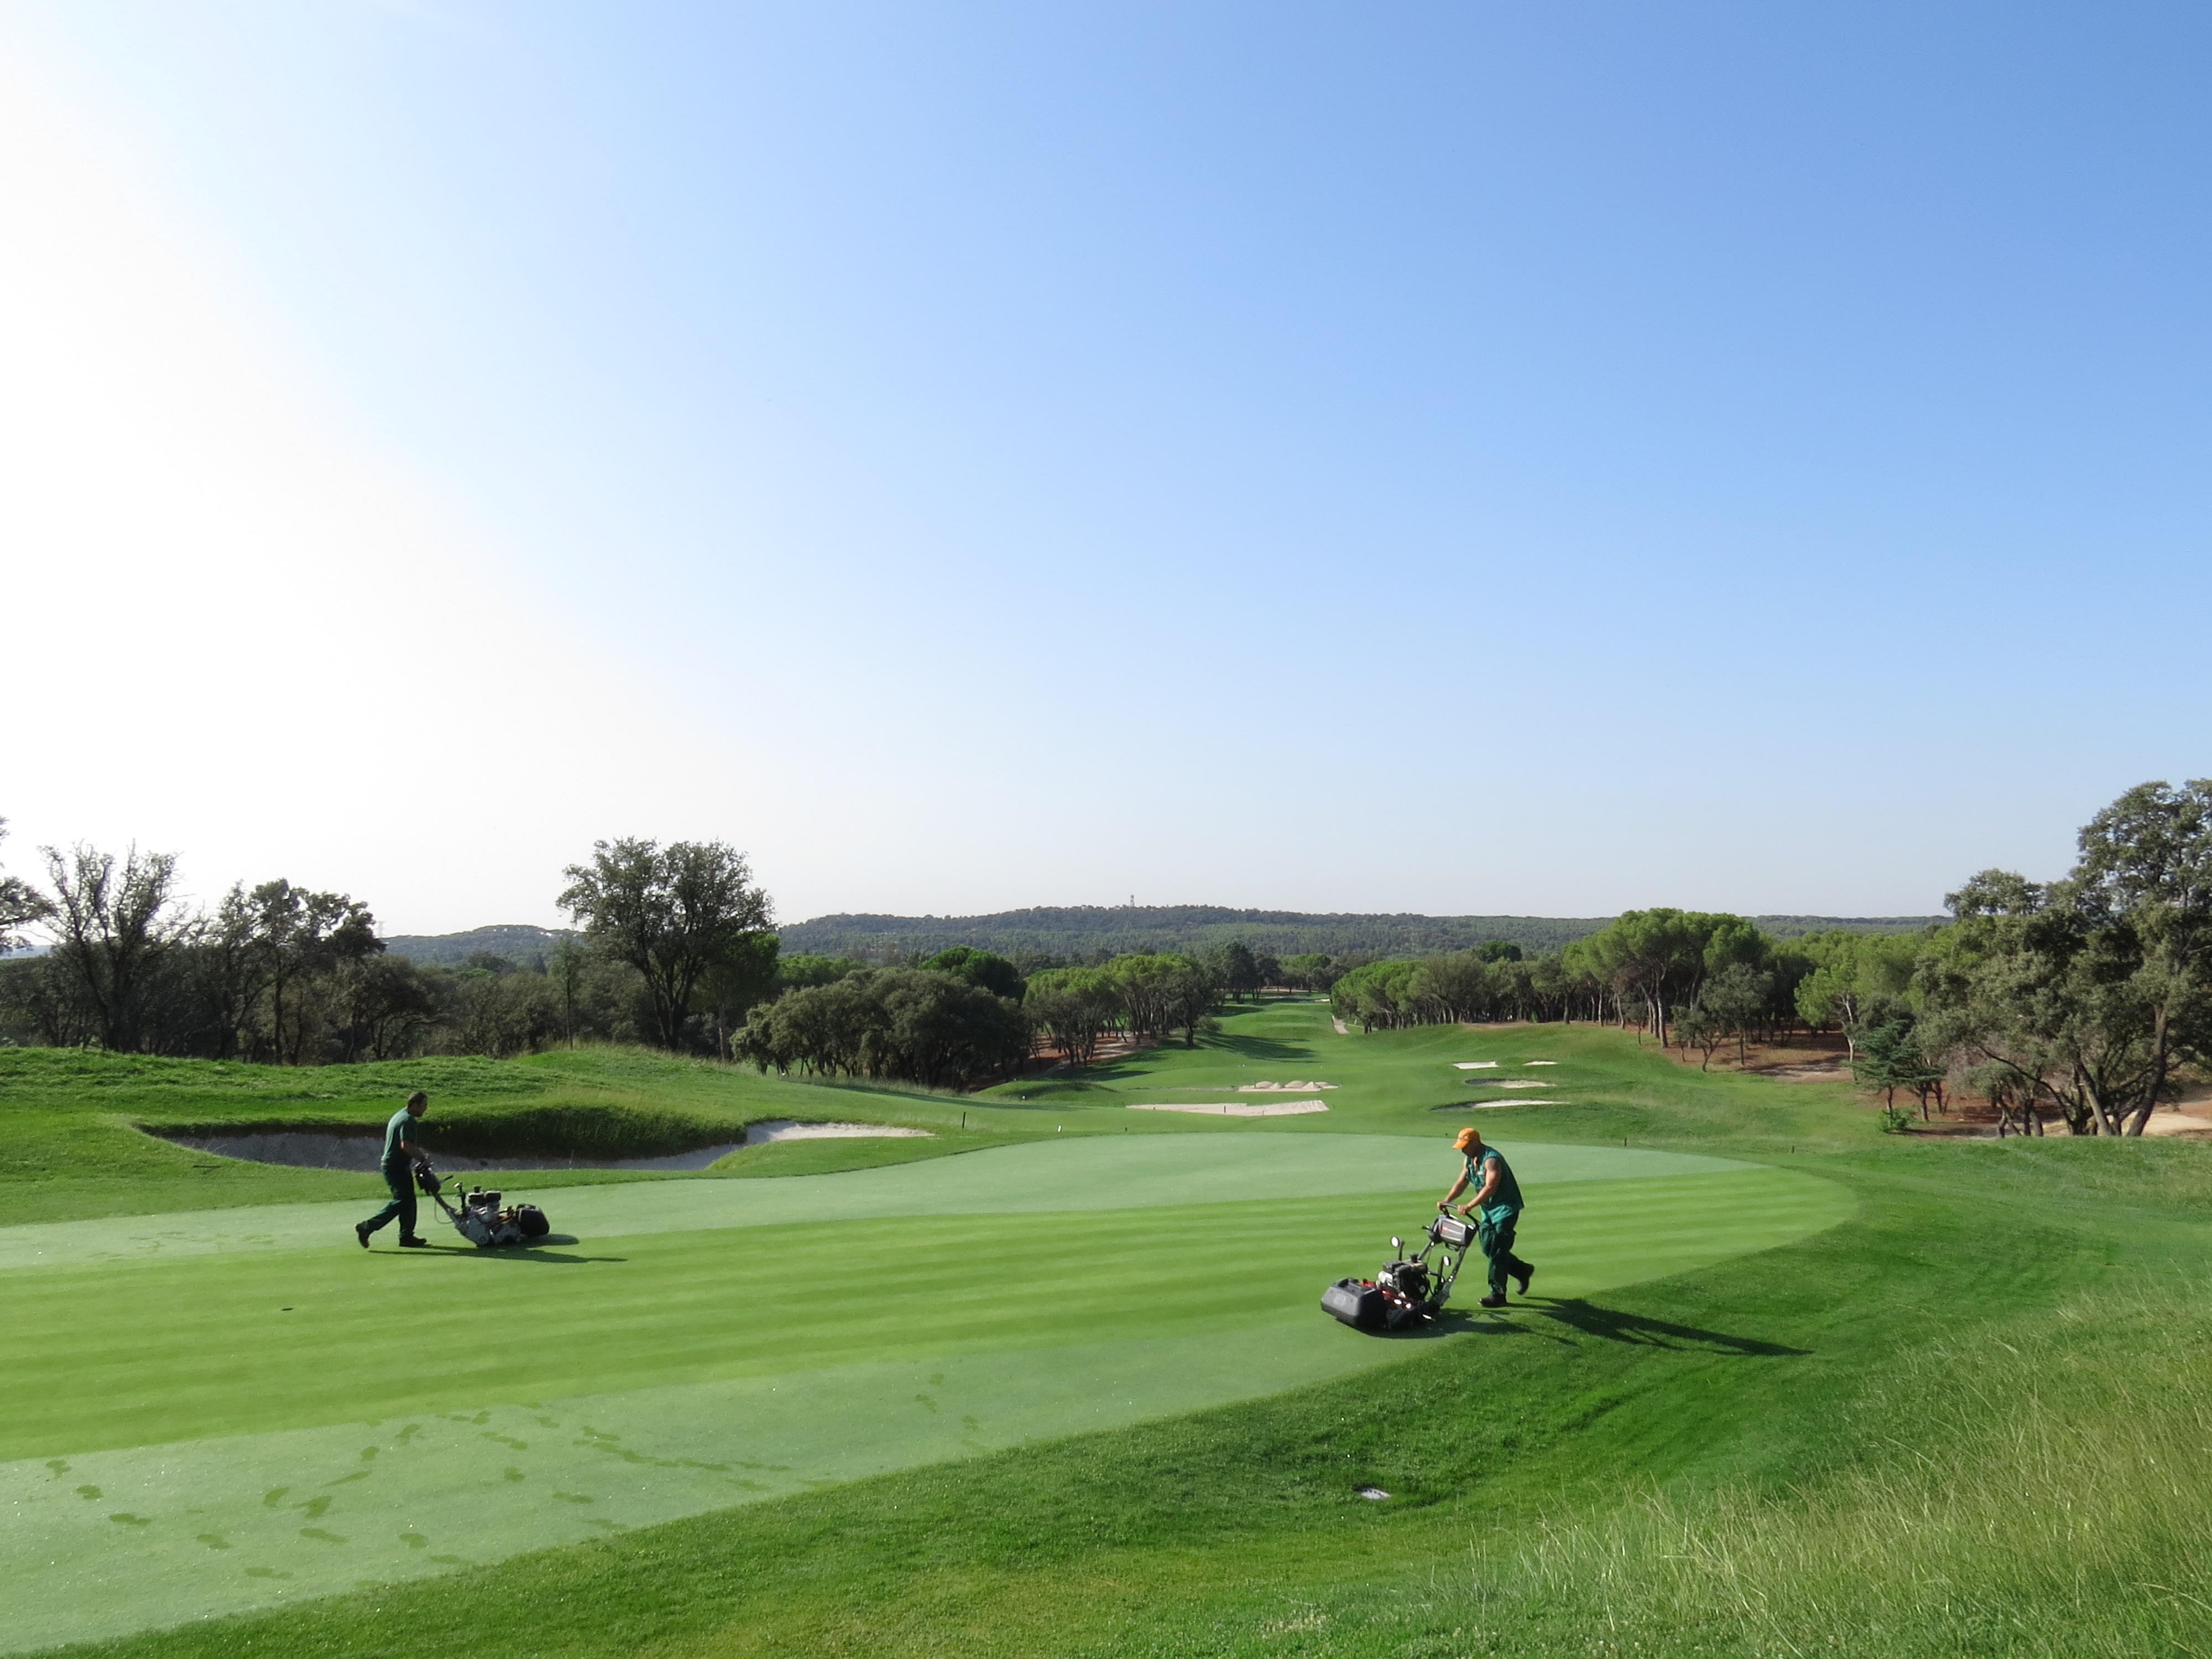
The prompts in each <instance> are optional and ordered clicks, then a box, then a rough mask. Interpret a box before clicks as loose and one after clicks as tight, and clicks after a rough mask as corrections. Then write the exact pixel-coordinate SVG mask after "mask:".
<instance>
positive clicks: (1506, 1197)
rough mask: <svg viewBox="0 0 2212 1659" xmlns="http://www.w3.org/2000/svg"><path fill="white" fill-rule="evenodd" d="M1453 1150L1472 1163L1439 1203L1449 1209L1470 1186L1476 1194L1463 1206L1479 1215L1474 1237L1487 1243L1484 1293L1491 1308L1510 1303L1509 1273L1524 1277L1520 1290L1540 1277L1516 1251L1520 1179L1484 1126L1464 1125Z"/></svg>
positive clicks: (1483, 1244) (1467, 1212)
mask: <svg viewBox="0 0 2212 1659" xmlns="http://www.w3.org/2000/svg"><path fill="white" fill-rule="evenodd" d="M1452 1150H1453V1151H1454V1152H1457V1153H1458V1154H1459V1155H1460V1157H1461V1158H1463V1159H1464V1160H1465V1161H1466V1164H1467V1167H1466V1168H1465V1169H1463V1170H1461V1171H1460V1175H1459V1179H1458V1180H1456V1181H1455V1182H1452V1184H1451V1190H1450V1191H1449V1192H1448V1193H1446V1194H1444V1201H1443V1203H1441V1204H1439V1205H1437V1208H1438V1209H1439V1210H1449V1209H1450V1208H1451V1206H1452V1200H1454V1199H1455V1198H1457V1197H1458V1196H1459V1195H1460V1194H1462V1193H1463V1192H1465V1191H1466V1190H1467V1189H1468V1187H1470V1186H1472V1187H1473V1188H1474V1198H1473V1199H1471V1200H1468V1203H1467V1204H1466V1205H1464V1206H1462V1208H1461V1210H1460V1213H1461V1214H1462V1215H1463V1216H1477V1217H1479V1220H1478V1222H1477V1225H1476V1227H1475V1231H1474V1237H1475V1242H1476V1243H1478V1244H1480V1246H1481V1247H1482V1254H1483V1258H1484V1259H1485V1260H1486V1261H1488V1262H1489V1263H1490V1294H1489V1295H1488V1296H1486V1297H1483V1298H1482V1305H1483V1306H1484V1307H1486V1308H1502V1307H1504V1305H1505V1276H1506V1275H1507V1274H1508V1273H1510V1274H1511V1275H1512V1276H1513V1277H1514V1278H1516V1279H1519V1280H1520V1281H1521V1294H1522V1295H1523V1296H1526V1295H1528V1281H1529V1280H1530V1279H1533V1278H1534V1277H1535V1273H1536V1270H1535V1268H1534V1267H1530V1266H1529V1265H1528V1263H1527V1262H1525V1261H1522V1259H1521V1258H1520V1257H1519V1256H1517V1255H1514V1254H1513V1229H1514V1226H1515V1225H1516V1223H1517V1222H1518V1221H1519V1220H1520V1218H1521V1183H1520V1182H1517V1181H1516V1180H1514V1178H1513V1171H1512V1170H1511V1168H1510V1166H1509V1165H1508V1164H1506V1162H1505V1159H1504V1156H1503V1155H1502V1154H1501V1153H1500V1152H1498V1148H1497V1147H1495V1146H1484V1145H1483V1144H1482V1135H1481V1133H1480V1131H1478V1130H1475V1129H1473V1128H1467V1129H1462V1130H1461V1131H1460V1132H1459V1133H1458V1135H1457V1136H1456V1137H1455V1139H1453V1141H1452Z"/></svg>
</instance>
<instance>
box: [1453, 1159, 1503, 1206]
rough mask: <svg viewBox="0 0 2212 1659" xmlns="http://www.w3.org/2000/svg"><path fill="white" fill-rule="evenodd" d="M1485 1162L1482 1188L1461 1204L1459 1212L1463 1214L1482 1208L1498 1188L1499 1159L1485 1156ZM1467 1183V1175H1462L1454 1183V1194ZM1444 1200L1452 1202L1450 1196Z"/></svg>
mask: <svg viewBox="0 0 2212 1659" xmlns="http://www.w3.org/2000/svg"><path fill="white" fill-rule="evenodd" d="M1483 1164H1484V1166H1485V1167H1484V1169H1483V1171H1482V1187H1481V1189H1480V1191H1478V1192H1477V1193H1476V1194H1475V1195H1474V1197H1473V1198H1470V1199H1469V1200H1468V1201H1467V1202H1466V1203H1464V1204H1462V1206H1460V1211H1459V1212H1460V1213H1461V1214H1462V1215H1466V1214H1467V1213H1468V1212H1470V1211H1473V1210H1479V1209H1480V1208H1481V1207H1482V1206H1484V1205H1485V1204H1487V1203H1488V1202H1489V1201H1490V1195H1491V1194H1492V1193H1494V1192H1496V1191H1497V1190H1498V1160H1497V1159H1496V1158H1485V1159H1484V1160H1483ZM1466 1185H1467V1177H1466V1176H1464V1175H1462V1176H1460V1178H1459V1180H1458V1181H1457V1182H1455V1183H1454V1184H1453V1187H1452V1192H1453V1194H1455V1195H1456V1194H1458V1192H1459V1189H1460V1188H1462V1187H1464V1186H1466ZM1444 1202H1445V1203H1447V1204H1449V1203H1450V1202H1451V1200H1450V1199H1449V1198H1448V1199H1446V1200H1444Z"/></svg>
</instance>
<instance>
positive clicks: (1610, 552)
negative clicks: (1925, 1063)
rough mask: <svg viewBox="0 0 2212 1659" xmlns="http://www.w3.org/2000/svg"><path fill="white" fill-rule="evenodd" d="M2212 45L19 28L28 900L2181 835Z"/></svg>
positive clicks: (388, 15) (1704, 885) (619, 28)
mask: <svg viewBox="0 0 2212 1659" xmlns="http://www.w3.org/2000/svg"><path fill="white" fill-rule="evenodd" d="M2208 70H2212V12H2208V11H2206V10H2205V9H2203V7H2201V6H2186V5H2179V4H2176V5H2159V4H2122V5H2110V4H2089V3H2082V4H2079V5H2073V6H2064V7H2056V6H2048V5H2034V4H2023V3H2019V0H2008V3H2002V4H1986V5H1975V4H1949V5H1944V6H1941V7H1929V6H1926V5H1923V4H1911V5H1907V4H1879V3H1868V4H1858V5H1853V6H1849V7H1808V6H1776V5H1772V4H1766V3H1760V4H1741V5H1712V4H1695V3H1681V4H1671V5H1666V6H1659V5H1635V6H1630V5H1610V6H1596V5H1575V4H1568V5H1545V6H1533V5H1522V4H1503V3H1475V0H1449V3H1399V4H1389V5H1366V6H1350V5H1344V4H1340V3H1326V4H1324V3H1295V0H1287V3H1286V0H1267V3H1264V4H1261V3H1254V4H1234V3H1218V4H1206V5H1199V6H1193V5H1189V4H1187V3H1175V4H1157V5H1152V4H1143V3H1134V0H1115V3H1113V4H1110V5H1097V6H1085V5H1076V4H1053V5H1042V6H1040V5H1034V4H1029V5H1012V4H1008V5H1003V6H987V5H963V4H951V3H948V4H943V5H934V6H912V5H886V6H866V5H848V4H842V3H835V0H830V3H823V0H813V3H808V4H805V5H779V6H775V7H750V6H744V5H738V4H724V3H717V4H699V5H675V4H649V3H625V4H622V5H610V4H590V5H582V4H561V3H552V0H517V3H512V4H501V3H489V0H411V3H410V0H386V3H368V0H318V3H313V4H305V5H303V4H300V3H297V0H226V3H213V0H210V3H200V4H193V3H184V0H148V3H113V0H57V3H26V0H0V573H4V582H0V607H3V608H4V610H0V614H4V616H5V618H6V629H5V650H6V652H7V654H8V663H9V672H8V674H7V677H6V680H5V682H4V683H5V684H6V685H7V687H8V689H9V696H8V704H7V706H8V708H9V721H8V728H9V739H8V742H7V744H6V750H5V754H6V759H5V763H4V765H0V815H5V816H6V817H9V819H10V820H11V836H10V839H9V841H8V842H6V843H5V845H4V847H0V860H5V862H6V864H7V866H8V867H9V868H10V869H12V870H15V871H17V872H25V871H27V869H28V868H29V867H30V866H31V865H32V863H33V857H34V853H33V849H34V848H35V847H36V846H37V845H38V844H40V843H41V842H68V841H72V840H75V839H77V838H79V837H85V838H89V839H92V840H94V841H96V842H102V843H107V844H114V845H118V846H119V845H121V844H122V843H124V842H127V841H129V840H131V839H132V838H134V837H135V838H136V839H137V841H138V842H140V843H141V844H142V845H147V846H152V847H157V848H165V849H169V850H173V851H175V852H177V853H179V854H180V855H181V857H182V859H183V861H184V868H185V873H186V875H187V878H188V879H189V881H190V883H191V886H192V887H193V890H194V891H195V892H196V893H197V894H199V895H201V896H206V897H212V896H214V895H215V894H216V893H217V892H218V891H219V890H221V889H222V887H223V886H225V885H227V884H228V883H229V882H230V881H231V880H232V879H234V878H247V879H249V880H259V879H265V878H269V877H270V876H274V875H278V874H283V875H286V876H289V878H292V879H293V880H295V881H296V882H303V883H307V884H313V885H315V886H320V887H337V888H341V889H343V890H349V891H351V892H353V893H354V894H356V896H360V897H362V898H364V899H366V900H367V901H368V902H369V903H370V904H371V905H372V907H373V908H374V909H375V911H376V912H377V914H378V915H379V917H380V920H381V921H382V922H383V924H384V925H385V926H386V927H389V928H391V929H392V930H394V931H408V932H412V931H431V930H445V929H449V928H458V927H468V926H472V925H475V924H477V923H480V922H489V921H555V920H556V919H557V913H556V910H555V908H554V906H553V902H552V900H553V896H554V894H555V893H556V892H557V890H558V889H559V886H560V884H561V883H560V875H559V871H560V866H562V864H563V863H565V862H568V861H569V860H573V859H574V858H577V857H579V856H580V855H582V854H585V853H586V852H587V851H588V848H589V846H590V843H591V842H592V840H593V839H594V838H595V837H599V836H615V835H625V834H631V835H647V836H661V837H670V836H692V837H706V836H720V837H722V838H724V839H726V840H728V841H730V842H733V843H734V844H736V845H737V846H738V847H740V848H744V849H746V850H747V851H749V852H750V854H751V855H752V857H753V859H754V861H755V865H756V867H757V871H758V872H759V874H760V876H761V877H762V878H763V880H764V882H765V883H766V884H767V885H768V887H769V890H770V891H771V892H772V893H773V894H774V895H775V897H776V900H777V902H778V906H779V909H780V910H781V913H782V914H783V915H786V916H787V917H792V918H798V917H803V916H807V915H816V914H819V913H822V912H824V911H829V910H845V909H854V910H860V909H869V910H905V911H914V912H922V911H931V912H936V913H939V914H945V913H955V912H963V911H971V910H979V909H994V908H1006V907H1012V906H1018V905H1024V904H1032V903H1079V902H1093V903H1116V902H1123V901H1125V900H1126V899H1127V898H1128V897H1129V896H1132V895H1133V896H1136V897H1137V899H1138V900H1139V902H1148V903H1168V902H1219V903H1228V904H1240V905H1241V904H1253V905H1268V906H1280V907H1285V908H1303V909H1359V910H1367V909H1412V910H1422V911H1429V912H1439V913H1441V912H1516V913H1541V914H1554V915H1559V914H1571V915H1596V914H1604V913H1608V912H1611V911H1613V910H1615V909H1618V908H1623V907H1626V906H1631V905H1643V904H1653V903H1676V904H1685V905H1693V906H1699V907H1707V908H1731V909H1737V910H1742V911H1747V912H1773V911H1783V912H1820V913H1830V914H1873V913H1881V914H1892V913H1912V912H1924V911H1928V910H1931V909H1933V908H1937V907H1938V906H1939V905H1940V903H1941V901H1942V895H1943V893H1944V891H1945V890H1947V889H1948V888H1950V887H1953V886H1955V885H1956V884H1958V882H1959V881H1960V879H1961V878H1964V877H1965V876H1966V875H1967V874H1969V873H1970V872H1972V871H1974V870H1976V869H1978V868H1981V867H1983V866H1988V865H1990V864H2003V865H2009V866H2016V867H2021V868H2023V869H2025V870H2027V871H2028V872H2030V873H2033V874H2037V875H2046V876H2047V875H2052V874H2057V873H2058V872H2060V871H2062V870H2063V867H2064V866H2065V865H2066V863H2067V862H2068V860H2069V854H2070V850H2071V838H2072V835H2073V832H2074V830H2075V828H2076V826H2078V825H2079V824H2080V823H2081V822H2082V821H2083V820H2084V819H2085V818H2086V817H2087V816H2088V815H2089V814H2090V813H2091V812H2093V811H2095V810H2096V808H2097V807H2099V806H2100V805H2102V804H2104V803H2105V802H2106V801H2107V800H2108V799H2111V798H2112V796H2113V795H2115V794H2117V793H2118V792H2119V791H2120V790H2122V789H2123V788H2124V787H2128V786H2129V785H2130V784H2133V783H2136V782H2138V781H2142V780H2143V779H2146V778H2151V777H2167V778H2172V779H2176V780H2179V779H2181V778H2184V777H2190V776H2196V775H2202V774H2206V773H2212V758H2208V756H2207V742H2206V739H2207V735H2208V732H2212V718H2208V717H2212V678H2208V673H2207V667H2206V661H2205V653H2204V650H2203V643H2202V641H2203V633H2204V617H2205V614H2206V602H2207V599H2208V597H2209V596H2208V587H2212V575H2208V562H2207V558H2206V542H2207V530H2208V526H2212V499H2208V483H2212V472H2208V469H2207V465H2206V462H2207V459H2208V447H2207V439H2208V436H2212V431H2208V428H2212V418H2208V416H2212V404H2208V388H2212V373H2208V371H2209V370H2212V362H2208V358H2212V305H2208V303H2207V300H2208V295H2207V287H2208V271H2212V260H2208V257H2207V256H2208V252H2212V246H2209V245H2212V237H2209V236H2208V210H2212V202H2208V195H2212V168H2208V167H2207V165H2206V158H2207V156H2208V154H2212V100H2208V99H2207V98H2206V97H2205V96H2204V92H2203V88H2204V86H2205V83H2206V79H2207V74H2208Z"/></svg>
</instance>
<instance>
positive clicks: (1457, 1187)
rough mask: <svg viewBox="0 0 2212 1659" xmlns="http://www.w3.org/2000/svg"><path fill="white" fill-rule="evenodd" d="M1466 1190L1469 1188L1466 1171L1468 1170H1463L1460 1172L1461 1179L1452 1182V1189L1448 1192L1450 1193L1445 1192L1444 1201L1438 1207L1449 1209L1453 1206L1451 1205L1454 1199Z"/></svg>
mask: <svg viewBox="0 0 2212 1659" xmlns="http://www.w3.org/2000/svg"><path fill="white" fill-rule="evenodd" d="M1466 1190H1467V1171H1466V1170H1461V1171H1460V1172H1459V1179H1458V1180H1457V1181H1455V1182H1452V1184H1451V1190H1450V1191H1449V1192H1448V1193H1446V1194H1444V1201H1443V1203H1441V1204H1439V1205H1437V1208H1438V1209H1439V1210H1449V1208H1451V1206H1452V1200H1454V1199H1455V1198H1457V1197H1458V1196H1459V1195H1460V1194H1462V1193H1463V1192H1465V1191H1466Z"/></svg>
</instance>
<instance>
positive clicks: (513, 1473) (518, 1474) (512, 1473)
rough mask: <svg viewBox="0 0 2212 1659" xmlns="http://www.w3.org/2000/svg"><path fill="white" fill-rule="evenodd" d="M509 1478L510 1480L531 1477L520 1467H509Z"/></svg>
mask: <svg viewBox="0 0 2212 1659" xmlns="http://www.w3.org/2000/svg"><path fill="white" fill-rule="evenodd" d="M507 1479H508V1480H529V1479H530V1477H529V1476H528V1475H526V1474H524V1473H523V1472H522V1471H521V1470H520V1469H509V1470H508V1471H507Z"/></svg>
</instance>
